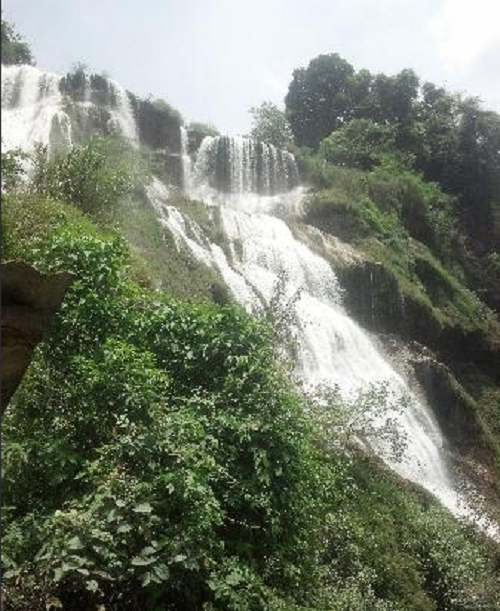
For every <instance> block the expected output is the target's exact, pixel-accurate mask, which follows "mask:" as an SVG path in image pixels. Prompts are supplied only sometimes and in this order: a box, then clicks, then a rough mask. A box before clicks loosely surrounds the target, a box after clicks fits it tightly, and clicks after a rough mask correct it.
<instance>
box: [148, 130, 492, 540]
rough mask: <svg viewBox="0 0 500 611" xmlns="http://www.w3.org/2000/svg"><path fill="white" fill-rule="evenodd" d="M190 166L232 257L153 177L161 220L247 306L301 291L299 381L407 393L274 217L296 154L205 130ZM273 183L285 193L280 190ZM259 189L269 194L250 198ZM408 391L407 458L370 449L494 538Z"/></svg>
mask: <svg viewBox="0 0 500 611" xmlns="http://www.w3.org/2000/svg"><path fill="white" fill-rule="evenodd" d="M256 151H260V153H258V154H256ZM292 167H293V168H294V169H293V171H291V168H292ZM193 173H194V176H193V180H192V182H188V183H186V184H191V191H190V192H189V193H188V194H189V195H190V196H191V197H193V198H197V199H203V198H204V197H205V199H206V200H208V203H210V204H214V203H215V204H218V205H219V206H220V207H219V213H220V216H221V220H222V225H223V229H224V232H225V237H226V239H227V241H228V242H229V249H230V256H229V257H228V256H226V254H225V253H224V251H223V250H222V249H221V248H220V247H219V246H217V245H216V244H213V243H210V241H209V240H208V239H207V238H205V237H204V236H203V233H202V232H201V230H200V229H199V228H197V227H196V225H195V224H194V223H193V221H191V220H189V219H187V218H185V217H183V215H182V214H181V212H180V211H179V210H178V209H176V208H173V207H171V206H169V205H168V202H167V198H166V197H162V194H161V187H159V185H158V184H157V183H156V186H155V189H153V190H154V193H153V190H152V191H151V192H150V197H151V201H152V202H153V203H154V205H155V206H156V209H157V211H158V214H159V216H160V218H161V219H162V222H163V224H164V225H165V226H166V227H168V229H169V230H170V231H171V232H172V233H173V235H174V237H175V238H176V241H177V243H181V242H182V243H184V244H185V245H186V246H187V247H188V248H189V249H190V251H191V253H192V254H193V256H194V257H195V258H197V259H198V260H199V261H201V262H203V263H204V264H206V265H210V266H213V267H214V268H216V269H218V270H219V272H220V273H221V275H222V277H223V279H224V280H225V282H226V284H227V285H228V287H229V288H230V289H231V291H232V293H233V294H234V296H235V298H236V299H237V300H238V301H239V302H240V303H241V304H242V305H244V306H245V307H246V308H247V309H248V310H249V311H253V310H255V309H256V308H257V307H258V306H259V304H261V303H262V300H264V301H265V302H267V303H269V301H270V300H271V298H272V296H273V290H274V288H275V287H276V285H277V283H278V281H279V278H283V277H284V278H286V283H287V286H286V292H287V294H289V295H292V294H295V293H296V292H297V291H299V290H300V298H299V299H298V300H297V302H296V303H295V306H294V307H295V310H296V311H295V314H296V317H297V318H298V320H299V322H300V327H301V328H302V330H303V331H302V337H301V340H300V345H299V348H298V359H297V369H298V373H299V375H300V376H301V377H302V379H303V380H304V382H305V384H306V385H307V386H309V387H315V386H317V385H327V386H330V387H332V386H336V387H338V388H339V389H340V391H341V393H342V394H343V395H344V396H346V397H349V396H352V394H353V393H357V392H362V391H364V390H367V389H369V388H370V385H372V384H382V385H384V386H385V387H388V388H390V389H391V391H392V393H393V396H394V397H395V398H396V399H397V398H398V397H403V396H411V392H410V390H409V388H408V386H407V384H406V382H405V380H404V379H403V378H402V377H401V376H400V375H399V374H398V373H397V372H396V371H395V370H394V369H393V367H392V366H391V365H390V364H389V361H388V359H387V358H385V357H384V355H383V354H382V352H381V351H380V349H378V348H377V347H376V346H375V344H374V342H373V341H372V339H371V338H370V336H369V335H368V333H367V332H365V331H364V330H363V329H361V327H359V326H358V325H357V324H356V323H355V322H354V321H353V320H352V319H350V318H349V316H348V315H347V314H346V312H345V310H344V309H343V307H342V304H341V291H340V288H339V284H338V281H337V278H336V276H335V274H334V272H333V270H332V268H331V266H330V265H329V264H328V263H327V261H326V260H324V259H323V258H322V257H320V256H318V255H317V254H315V253H313V252H312V251H311V250H310V249H309V248H308V247H307V246H306V245H305V244H303V243H302V242H300V241H298V240H297V239H296V238H295V237H294V236H293V234H292V232H291V231H290V229H289V227H288V226H287V224H286V223H285V221H284V220H282V219H281V218H277V217H276V216H275V211H276V210H279V211H280V215H282V213H283V208H286V207H287V206H288V204H289V203H290V204H289V205H290V207H292V208H294V209H296V207H297V197H299V198H300V189H297V188H295V189H294V188H293V187H294V186H295V185H297V184H298V173H297V171H296V166H295V161H294V159H293V156H291V155H290V154H289V153H288V154H287V155H285V154H284V153H283V152H280V151H276V149H274V147H272V148H271V147H261V148H259V145H257V144H256V143H254V142H253V141H251V140H247V139H244V138H236V139H231V138H206V139H205V140H204V141H203V143H202V144H201V147H200V149H199V152H198V157H197V160H196V163H195V166H194V172H193ZM290 176H291V177H292V178H291V179H290ZM269 185H272V186H271V187H269ZM217 187H219V188H220V189H221V190H222V193H221V191H220V190H218V189H217ZM278 188H281V190H282V191H287V189H288V192H286V193H284V194H283V193H282V194H281V195H278V194H277V193H276V189H278ZM255 190H257V191H261V192H263V193H268V194H269V195H268V196H264V197H259V196H256V194H255V193H254V191H255ZM214 192H215V193H214ZM271 194H273V196H270V195H271ZM411 398H412V400H411V401H410V402H409V406H408V407H407V409H405V410H404V411H403V412H402V413H400V414H398V416H397V422H398V426H399V427H400V430H401V433H402V435H403V437H405V438H406V439H407V441H408V447H407V449H406V451H405V460H403V461H397V460H396V459H395V458H394V457H393V456H391V455H390V454H389V453H388V452H387V446H384V444H383V443H379V444H378V447H376V448H375V449H376V450H377V451H378V452H379V453H380V454H381V455H382V457H383V458H384V459H385V460H386V461H387V462H388V463H389V464H390V465H391V467H392V468H394V469H395V470H396V471H397V472H398V473H400V474H401V475H402V476H403V477H405V478H407V479H409V480H411V481H414V482H416V483H418V484H420V485H422V486H424V487H425V488H426V489H427V490H429V491H430V492H432V493H433V494H434V495H435V496H436V497H437V498H439V499H440V500H441V502H442V503H443V504H444V505H445V506H446V507H448V508H449V509H450V510H451V511H452V512H453V513H454V514H455V515H457V516H461V517H467V518H468V519H472V520H474V521H475V522H476V523H478V524H480V525H481V526H482V527H483V528H485V529H486V530H487V531H488V532H489V534H490V535H491V536H493V537H495V538H498V537H499V531H498V528H497V526H496V525H494V524H491V523H490V522H489V521H488V520H487V519H484V518H481V517H480V516H478V515H477V514H475V513H474V512H473V510H472V509H471V507H470V506H469V505H468V504H467V502H466V501H465V499H464V498H463V495H461V494H460V493H459V492H458V490H457V486H456V483H455V482H454V478H453V475H452V473H451V471H450V469H449V467H448V460H447V456H446V442H445V439H444V438H443V436H442V434H441V431H440V429H439V426H438V425H437V423H436V421H435V419H434V417H433V415H432V413H431V412H430V410H429V408H428V407H427V406H426V405H425V404H424V403H423V402H421V401H419V400H417V398H416V397H414V396H411ZM396 399H395V400H396Z"/></svg>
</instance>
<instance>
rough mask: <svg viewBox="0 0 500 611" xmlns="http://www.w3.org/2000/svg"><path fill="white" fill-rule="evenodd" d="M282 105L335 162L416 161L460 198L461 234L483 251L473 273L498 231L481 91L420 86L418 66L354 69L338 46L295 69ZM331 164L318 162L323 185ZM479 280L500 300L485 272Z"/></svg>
mask: <svg viewBox="0 0 500 611" xmlns="http://www.w3.org/2000/svg"><path fill="white" fill-rule="evenodd" d="M286 112H287V116H288V119H289V121H290V125H291V128H292V131H293V134H294V139H295V143H296V144H297V145H299V146H302V147H304V146H307V147H310V148H311V149H314V150H317V149H318V147H319V146H320V143H321V142H323V144H322V145H321V150H320V153H321V157H323V158H325V159H327V160H328V161H329V162H331V163H335V164H339V165H347V166H349V165H350V166H354V167H360V168H362V169H366V170H369V169H372V168H373V167H375V166H384V168H386V169H390V170H391V171H393V172H404V170H405V168H415V169H416V170H417V171H419V172H422V174H423V177H424V178H425V179H426V180H428V181H432V182H436V183H438V184H439V186H440V188H441V189H442V190H443V192H444V193H446V194H447V195H449V196H453V197H454V198H456V200H457V205H456V209H455V211H454V216H455V220H459V222H460V223H461V224H463V227H462V233H463V239H462V241H463V243H464V244H465V242H466V240H467V242H468V243H467V247H468V248H472V250H473V251H474V256H477V257H479V259H480V260H479V261H478V262H477V263H473V264H472V266H471V269H470V270H468V276H469V281H470V282H472V283H474V282H475V276H476V275H477V274H478V273H480V270H481V268H482V267H483V258H487V257H488V256H489V254H490V253H491V252H495V250H498V244H499V239H500V221H499V219H500V205H499V203H498V202H499V198H498V193H499V190H500V152H499V151H500V116H499V115H498V113H496V112H493V111H489V110H486V109H484V108H483V107H482V105H481V103H480V101H479V100H478V99H475V98H466V97H462V96H459V95H456V94H452V93H449V92H447V91H446V90H445V89H443V88H439V87H436V86H435V85H433V84H432V83H423V84H422V85H421V84H420V81H419V78H418V77H417V75H416V74H415V73H414V72H413V71H412V70H403V71H401V72H400V73H399V74H396V75H395V76H387V75H385V74H378V75H372V74H370V72H368V71H367V70H359V71H358V72H356V71H355V70H354V68H353V67H352V66H351V65H350V64H348V63H347V62H346V61H345V60H343V59H342V58H341V57H340V56H338V55H337V54H332V55H320V56H318V57H317V58H315V59H313V60H312V61H311V62H310V63H309V66H308V67H307V68H300V69H299V70H296V71H295V72H294V76H293V79H292V81H291V83H290V86H289V90H288V94H287V96H286ZM309 165H310V166H311V165H314V164H309ZM328 172H329V170H328V169H325V167H321V166H320V164H316V168H315V174H316V177H317V178H318V179H319V185H320V186H322V187H325V186H328V185H326V184H324V183H325V179H326V182H328V178H327V174H328ZM441 220H443V219H439V221H441ZM419 239H420V238H419ZM466 257H467V255H466ZM468 258H469V259H471V258H472V257H470V256H469V257H468ZM481 289H482V290H483V291H484V294H485V295H486V297H487V298H488V299H489V301H490V303H491V304H492V305H494V306H495V307H497V306H498V303H499V301H498V295H497V293H496V292H495V291H492V290H491V289H490V288H489V281H488V280H486V283H483V284H482V286H481Z"/></svg>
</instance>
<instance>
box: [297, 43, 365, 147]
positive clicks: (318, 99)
mask: <svg viewBox="0 0 500 611" xmlns="http://www.w3.org/2000/svg"><path fill="white" fill-rule="evenodd" d="M354 74H355V73H354V68H353V67H352V66H351V65H350V64H349V63H348V62H346V61H345V60H344V59H342V58H341V57H340V56H339V55H338V54H336V53H334V54H331V55H320V56H318V57H317V58H315V59H313V60H312V61H311V62H310V63H309V66H308V67H307V68H300V69H298V70H295V71H294V73H293V79H292V82H291V83H290V86H289V88H288V93H287V95H286V98H285V103H286V112H287V116H288V120H289V121H290V126H291V128H292V132H293V135H294V138H295V141H296V143H297V144H299V145H301V146H311V147H316V146H317V145H318V144H319V143H320V142H321V140H323V138H325V137H326V136H328V135H329V134H331V133H332V131H334V130H335V129H336V128H337V127H339V126H340V125H341V124H342V123H344V122H345V121H347V120H349V118H350V115H351V110H352V105H353V94H354V92H355V89H356V84H355V77H354Z"/></svg>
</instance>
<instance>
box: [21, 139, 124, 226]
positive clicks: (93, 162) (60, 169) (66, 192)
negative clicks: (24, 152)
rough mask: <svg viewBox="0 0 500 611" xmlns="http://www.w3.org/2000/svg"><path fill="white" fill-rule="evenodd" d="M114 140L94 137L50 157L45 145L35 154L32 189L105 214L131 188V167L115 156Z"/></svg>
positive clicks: (88, 210) (93, 211)
mask: <svg viewBox="0 0 500 611" xmlns="http://www.w3.org/2000/svg"><path fill="white" fill-rule="evenodd" d="M114 142H115V141H114V140H113V139H106V138H101V137H93V138H91V139H90V140H89V141H88V142H87V143H85V144H83V145H81V146H76V147H73V148H72V149H71V150H70V151H69V152H68V153H67V154H66V155H63V156H60V157H58V158H56V159H54V160H52V159H50V157H49V153H48V150H47V148H46V147H43V146H39V147H38V148H37V150H36V153H35V154H34V158H33V161H34V175H33V179H32V188H33V189H34V191H35V192H36V193H38V194H41V195H45V196H48V197H52V198H54V199H60V200H63V201H71V202H73V203H74V204H76V205H77V206H79V207H80V208H81V209H82V210H83V211H84V212H86V213H89V214H99V213H100V214H106V212H107V211H109V209H111V208H112V207H113V206H114V205H115V204H116V203H117V201H118V199H119V198H120V197H121V196H122V195H124V194H125V193H128V192H129V191H130V190H131V189H132V185H133V183H132V178H131V173H132V170H131V167H130V166H129V165H128V164H127V162H126V161H125V160H124V159H123V158H122V159H116V156H114V155H113V152H114V151H116V148H115V146H114Z"/></svg>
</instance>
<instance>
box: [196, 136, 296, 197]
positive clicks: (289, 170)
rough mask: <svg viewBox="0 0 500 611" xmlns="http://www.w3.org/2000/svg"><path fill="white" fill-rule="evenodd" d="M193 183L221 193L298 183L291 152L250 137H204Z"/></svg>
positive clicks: (265, 191)
mask: <svg viewBox="0 0 500 611" xmlns="http://www.w3.org/2000/svg"><path fill="white" fill-rule="evenodd" d="M193 183H194V185H195V186H201V187H206V186H207V185H208V186H209V187H210V188H212V189H214V190H215V191H217V192H222V193H237V194H246V193H258V194H261V195H274V194H277V193H282V192H284V191H288V190H290V189H292V188H293V187H296V186H298V183H299V173H298V170H297V164H296V163H295V159H294V157H293V155H291V154H290V153H289V152H288V151H283V150H279V149H277V148H276V147H275V146H273V145H272V144H268V143H266V142H257V141H255V140H252V139H251V138H243V137H237V138H229V137H227V136H216V137H207V138H205V139H204V140H203V142H202V144H201V146H200V150H199V152H198V156H197V160H196V165H195V169H194V180H193Z"/></svg>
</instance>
